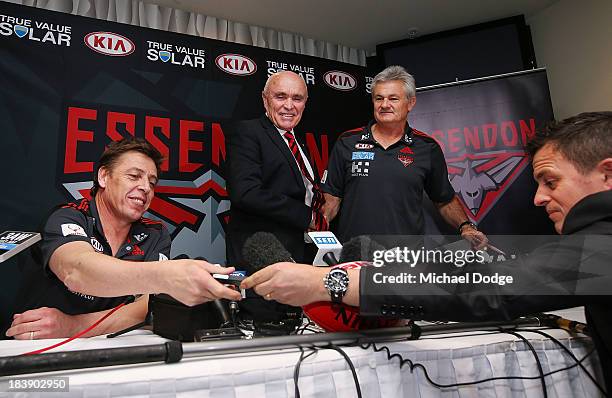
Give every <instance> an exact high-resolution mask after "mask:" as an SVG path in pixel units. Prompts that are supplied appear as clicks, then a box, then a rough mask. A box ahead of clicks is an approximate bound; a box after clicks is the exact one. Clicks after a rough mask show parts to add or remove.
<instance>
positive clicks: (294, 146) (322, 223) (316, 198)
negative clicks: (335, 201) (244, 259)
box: [283, 131, 329, 231]
mask: <svg viewBox="0 0 612 398" xmlns="http://www.w3.org/2000/svg"><path fill="white" fill-rule="evenodd" d="M283 135H284V137H285V139H286V140H287V144H289V149H290V150H291V153H292V154H293V157H294V158H295V160H296V162H297V164H298V166H299V167H300V170H301V171H302V174H303V175H304V177H306V179H307V180H308V181H310V183H311V184H312V204H311V207H312V210H313V215H314V216H313V217H314V224H315V229H316V230H317V231H327V230H328V229H329V226H328V225H327V220H325V217H323V213H322V212H321V208H322V207H323V204H324V203H325V198H324V197H323V193H322V192H321V190H320V189H319V184H317V183H316V181H314V180H313V178H312V177H311V176H310V173H309V172H308V169H307V168H306V164H305V163H304V158H302V153H301V152H300V149H299V148H298V143H297V141H296V140H295V137H294V136H293V133H292V132H290V131H285V134H283Z"/></svg>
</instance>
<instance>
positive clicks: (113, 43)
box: [84, 32, 136, 57]
mask: <svg viewBox="0 0 612 398" xmlns="http://www.w3.org/2000/svg"><path fill="white" fill-rule="evenodd" d="M84 40H85V44H86V45H87V47H89V48H90V49H92V50H93V51H95V52H97V53H100V54H104V55H109V56H111V57H124V56H126V55H130V54H131V53H133V52H134V50H135V49H136V46H135V45H134V43H133V42H132V41H131V40H130V39H128V38H127V37H125V36H121V35H119V34H117V33H112V32H92V33H89V34H88V35H87V36H85V39H84Z"/></svg>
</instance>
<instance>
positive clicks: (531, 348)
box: [500, 329, 548, 398]
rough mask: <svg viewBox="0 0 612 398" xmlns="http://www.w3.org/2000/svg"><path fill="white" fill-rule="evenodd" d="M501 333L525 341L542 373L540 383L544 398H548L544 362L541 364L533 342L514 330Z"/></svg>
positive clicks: (502, 330)
mask: <svg viewBox="0 0 612 398" xmlns="http://www.w3.org/2000/svg"><path fill="white" fill-rule="evenodd" d="M500 331H501V332H503V333H507V334H511V335H512V336H515V337H518V338H519V339H521V340H523V342H524V343H525V344H526V345H527V347H528V348H529V350H530V351H531V353H532V354H533V357H534V359H535V361H536V365H537V366H538V372H539V373H540V382H541V383H542V393H543V394H544V398H548V391H546V379H545V378H544V369H542V362H540V358H539V357H538V353H537V352H536V350H535V348H534V347H533V345H532V344H531V342H530V341H529V340H527V339H526V338H525V337H524V336H522V335H520V334H518V333H517V332H514V331H512V330H504V329H501V330H500Z"/></svg>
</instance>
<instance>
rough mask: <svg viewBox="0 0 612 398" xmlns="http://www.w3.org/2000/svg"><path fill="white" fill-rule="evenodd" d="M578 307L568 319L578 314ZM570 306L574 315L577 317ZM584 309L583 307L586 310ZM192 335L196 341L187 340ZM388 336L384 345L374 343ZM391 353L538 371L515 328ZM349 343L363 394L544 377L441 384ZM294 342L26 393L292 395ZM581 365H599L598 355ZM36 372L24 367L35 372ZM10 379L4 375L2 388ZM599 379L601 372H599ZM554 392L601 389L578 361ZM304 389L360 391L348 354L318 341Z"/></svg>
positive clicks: (501, 389) (19, 346)
mask: <svg viewBox="0 0 612 398" xmlns="http://www.w3.org/2000/svg"><path fill="white" fill-rule="evenodd" d="M576 314H577V313H576V312H574V313H573V314H572V313H570V316H566V315H567V313H566V314H561V315H562V316H565V317H567V318H570V319H579V318H580V317H579V316H576ZM572 315H573V316H572ZM582 316H583V315H582ZM548 332H550V333H551V334H553V335H554V336H555V337H557V338H559V339H560V340H561V341H562V342H563V343H564V344H566V346H568V347H569V348H570V349H571V351H572V352H573V353H574V355H576V356H577V357H578V358H582V357H584V356H585V355H586V354H587V353H588V352H589V351H590V350H591V349H592V342H591V340H590V339H588V338H587V337H584V336H578V337H570V336H569V335H568V334H567V333H566V332H564V331H560V330H550V331H548ZM522 334H523V335H524V336H525V337H527V338H528V339H529V341H530V342H531V344H532V345H533V346H534V348H535V350H536V352H537V354H538V357H539V358H540V361H541V362H542V366H543V369H544V372H545V373H546V372H549V371H552V370H556V369H560V368H563V367H566V366H569V365H572V364H573V360H571V359H570V358H569V357H568V356H567V355H566V354H564V353H563V352H562V351H561V349H560V348H559V347H558V346H556V345H555V344H554V343H553V342H552V341H550V340H545V339H544V338H543V337H542V336H539V335H537V334H535V333H531V332H526V333H522ZM56 341H58V340H44V341H40V340H37V341H9V340H7V341H0V355H3V356H5V355H16V354H19V353H22V352H26V351H28V350H31V349H34V348H39V347H43V346H47V345H50V344H52V343H54V342H56ZM165 341H166V340H165V339H163V338H161V337H158V336H155V335H153V334H151V333H150V332H147V331H135V332H131V333H130V334H128V335H125V336H121V337H119V338H116V339H106V338H104V337H102V336H101V337H95V338H89V339H78V340H75V341H73V342H71V343H69V344H68V345H67V346H66V348H65V350H79V349H90V348H110V347H121V346H134V345H143V344H157V343H163V342H165ZM187 344H190V343H187ZM378 345H383V344H378ZM385 345H388V347H389V349H390V350H391V351H392V352H396V353H399V354H401V355H402V356H403V357H404V358H410V359H411V360H413V361H415V362H420V363H422V364H423V365H424V366H425V367H426V368H427V371H428V373H429V375H430V377H431V378H432V379H433V380H435V381H436V382H438V383H441V384H451V383H457V382H467V381H474V380H480V379H486V378H488V377H492V376H506V375H523V376H534V375H537V374H538V373H537V368H536V365H535V360H534V357H533V354H532V353H531V352H530V351H529V350H528V348H527V347H526V345H525V343H523V342H522V341H520V340H519V339H517V338H516V337H515V336H511V335H508V334H498V333H476V332H472V333H463V334H461V335H454V334H453V335H451V334H446V335H439V336H427V337H424V338H422V339H420V340H412V341H403V342H393V343H389V344H385ZM344 351H345V352H346V353H347V354H348V355H349V357H350V359H351V360H352V362H353V363H354V365H355V368H356V371H357V374H358V377H359V382H360V386H361V389H362V393H363V396H364V397H384V398H387V397H540V396H542V390H541V384H540V381H539V380H537V379H536V380H497V381H494V382H486V383H481V384H476V385H471V386H464V387H453V388H446V389H439V388H437V387H434V386H433V385H431V384H430V383H428V382H427V380H426V379H425V377H424V373H423V371H422V370H420V369H416V370H415V371H414V372H411V371H410V369H409V367H408V366H404V367H403V368H402V369H400V367H399V365H398V363H399V361H398V360H397V359H393V360H392V361H389V360H387V356H386V354H385V353H383V352H378V353H375V352H373V350H372V349H371V348H370V349H369V350H364V349H362V348H359V347H347V348H344ZM299 356H300V351H299V350H298V349H283V350H273V351H266V352H258V353H241V354H232V355H222V356H217V357H207V358H186V359H183V360H182V361H181V362H179V363H175V364H160V363H155V364H139V365H125V366H118V367H105V368H93V369H81V370H71V371H62V372H52V373H46V374H44V375H45V376H50V375H61V376H68V377H69V381H70V391H69V392H58V393H49V392H46V393H36V392H30V393H20V394H21V395H19V396H20V397H45V398H50V397H56V396H57V397H60V396H61V397H88V398H90V397H119V396H126V397H145V396H152V397H211V398H213V397H215V398H216V397H223V398H226V397H236V398H254V397H293V396H294V383H293V372H294V367H295V364H296V362H297V360H298V358H299ZM584 365H585V366H586V367H587V369H589V372H590V373H591V374H597V373H598V371H599V370H598V362H597V357H596V354H593V355H591V356H589V357H588V358H587V359H586V360H585V361H584ZM32 376H33V375H28V377H32ZM7 379H8V378H0V385H4V387H3V388H0V391H4V392H0V397H7V396H13V395H11V394H10V393H8V392H6V383H7ZM600 380H601V379H600ZM546 382H547V386H548V395H549V397H597V396H601V394H600V393H599V392H598V390H597V388H596V387H595V385H594V384H593V383H592V382H591V381H590V380H589V379H588V378H587V376H586V375H585V373H584V372H583V371H582V370H580V369H579V368H578V367H575V368H572V369H570V370H567V371H563V372H559V373H556V374H553V375H551V376H547V377H546ZM299 388H300V394H301V396H302V397H351V398H352V397H355V396H356V390H355V384H354V381H353V378H352V375H351V372H350V370H349V367H348V365H347V362H346V361H345V360H344V358H343V357H342V356H341V355H340V354H339V353H338V352H336V351H333V350H318V351H317V353H316V354H315V355H313V356H311V357H309V358H308V359H306V360H305V361H304V362H303V363H302V365H301V371H300V377H299Z"/></svg>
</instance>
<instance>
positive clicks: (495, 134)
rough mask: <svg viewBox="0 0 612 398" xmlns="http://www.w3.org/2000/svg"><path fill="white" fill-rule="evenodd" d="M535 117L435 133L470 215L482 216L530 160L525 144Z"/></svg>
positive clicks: (475, 217)
mask: <svg viewBox="0 0 612 398" xmlns="http://www.w3.org/2000/svg"><path fill="white" fill-rule="evenodd" d="M534 134H535V119H528V120H518V121H503V122H501V123H498V124H496V123H492V124H485V125H481V126H470V127H465V128H452V129H449V130H447V131H441V130H438V131H435V132H433V133H432V134H431V135H432V137H434V138H435V139H436V140H437V141H438V143H439V144H440V146H441V148H442V150H443V151H444V155H445V157H446V163H447V165H448V174H449V179H450V182H451V185H452V186H453V188H454V190H455V192H456V193H457V196H459V199H460V200H461V202H462V204H463V205H464V206H465V208H466V209H467V210H468V215H469V216H470V217H471V218H472V220H474V221H480V220H482V219H483V218H484V217H485V216H486V214H487V213H488V212H489V211H490V210H491V209H492V208H493V206H495V204H496V203H497V201H498V200H499V199H500V198H501V197H502V195H503V194H504V193H505V192H506V190H507V189H508V187H509V186H510V185H511V184H512V182H513V181H514V180H515V179H516V178H517V177H518V176H519V175H520V173H521V172H522V171H523V170H524V169H525V167H526V166H527V164H528V163H529V159H528V157H527V154H526V153H525V150H524V148H525V145H526V144H527V142H528V141H529V139H530V138H531V137H532V136H533V135H534Z"/></svg>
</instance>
